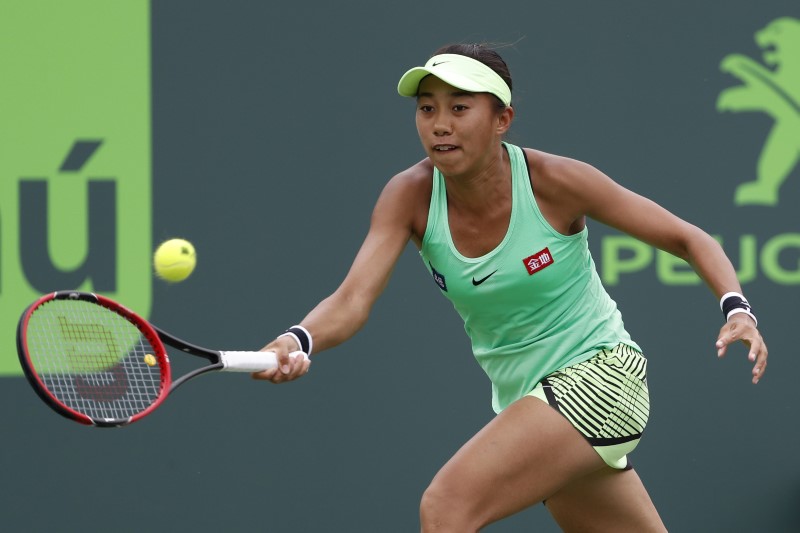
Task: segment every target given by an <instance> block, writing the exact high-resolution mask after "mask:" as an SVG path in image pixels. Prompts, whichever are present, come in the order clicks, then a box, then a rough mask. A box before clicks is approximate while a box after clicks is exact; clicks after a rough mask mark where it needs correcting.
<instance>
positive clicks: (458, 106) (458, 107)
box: [453, 104, 468, 112]
mask: <svg viewBox="0 0 800 533" xmlns="http://www.w3.org/2000/svg"><path fill="white" fill-rule="evenodd" d="M467 109H468V107H467V106H465V105H464V104H456V105H454V106H453V111H455V112H460V111H466V110H467Z"/></svg>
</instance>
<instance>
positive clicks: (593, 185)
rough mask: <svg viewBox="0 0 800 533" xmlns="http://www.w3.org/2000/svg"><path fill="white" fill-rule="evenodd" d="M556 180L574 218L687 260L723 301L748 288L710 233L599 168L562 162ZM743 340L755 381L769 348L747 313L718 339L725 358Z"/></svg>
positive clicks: (727, 326) (553, 178)
mask: <svg viewBox="0 0 800 533" xmlns="http://www.w3.org/2000/svg"><path fill="white" fill-rule="evenodd" d="M554 167H556V170H554V172H553V174H552V175H551V176H550V178H551V179H550V181H552V182H554V183H556V184H557V186H558V187H559V189H560V191H561V193H562V194H563V196H564V197H565V198H569V200H566V201H565V205H566V206H567V208H568V210H569V212H570V216H572V217H575V219H577V218H579V217H581V216H589V217H591V218H593V219H595V220H597V221H599V222H602V223H604V224H607V225H608V226H611V227H613V228H616V229H618V230H620V231H622V232H625V233H627V234H629V235H631V236H633V237H636V238H637V239H639V240H641V241H643V242H646V243H648V244H650V245H652V246H655V247H656V248H659V249H661V250H664V251H667V252H669V253H671V254H673V255H675V256H677V257H680V258H682V259H684V260H685V261H687V262H688V263H689V264H690V265H691V266H692V267H693V268H694V270H695V272H697V274H698V275H699V276H700V277H701V278H702V279H703V280H704V281H705V283H706V284H707V285H708V287H709V288H710V289H711V291H712V292H713V293H714V294H715V295H716V297H717V298H718V299H719V298H720V297H721V296H722V295H724V294H725V293H728V292H737V293H740V294H741V292H742V289H741V285H740V283H739V280H738V278H737V276H736V270H735V269H734V267H733V264H732V263H731V261H730V259H728V256H727V255H726V254H725V252H724V250H723V249H722V246H721V245H720V244H719V243H718V242H717V241H716V240H715V239H714V238H713V237H711V236H710V235H709V234H708V233H706V232H705V231H703V230H701V229H700V228H698V227H697V226H694V225H692V224H690V223H688V222H686V221H685V220H682V219H681V218H679V217H677V216H675V215H674V214H672V213H670V212H669V211H668V210H666V209H664V208H663V207H661V206H659V205H658V204H656V203H655V202H653V201H651V200H648V199H647V198H644V197H643V196H640V195H638V194H636V193H634V192H632V191H630V190H628V189H626V188H624V187H622V186H621V185H619V184H617V183H615V182H614V181H613V180H611V179H610V178H609V177H608V176H606V175H605V174H603V173H602V172H600V171H599V170H597V169H595V168H593V167H591V166H590V165H587V164H585V163H581V162H578V161H573V160H561V161H559V162H557V163H556V164H555V165H554ZM736 341H742V342H744V343H745V344H746V345H747V346H748V347H749V349H750V350H749V354H748V357H749V359H750V360H751V361H753V362H754V363H755V365H754V367H753V382H754V383H757V382H758V381H759V379H760V378H761V376H762V375H763V373H764V370H765V369H766V364H767V348H766V345H765V344H764V341H763V339H762V337H761V334H760V333H759V332H758V330H757V329H756V324H755V322H754V321H753V320H752V319H751V318H750V317H749V316H747V315H745V314H736V315H733V316H732V317H731V318H730V320H728V321H727V323H726V324H725V325H724V326H723V327H722V329H721V330H720V333H719V335H718V337H717V343H716V347H717V351H718V355H719V356H720V357H721V356H723V355H725V352H726V350H727V347H728V346H729V345H730V344H731V343H733V342H736Z"/></svg>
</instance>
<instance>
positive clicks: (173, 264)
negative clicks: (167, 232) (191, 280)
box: [153, 239, 197, 282]
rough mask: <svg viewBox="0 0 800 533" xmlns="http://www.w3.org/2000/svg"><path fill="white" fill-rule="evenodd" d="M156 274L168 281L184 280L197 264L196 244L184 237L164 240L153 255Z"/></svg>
mask: <svg viewBox="0 0 800 533" xmlns="http://www.w3.org/2000/svg"><path fill="white" fill-rule="evenodd" d="M153 264H154V266H155V269H156V274H158V277H160V278H161V279H164V280H166V281H172V282H177V281H183V280H185V279H186V278H188V277H189V274H191V273H192V271H193V270H194V267H195V265H196V264H197V255H196V254H195V251H194V246H192V243H190V242H189V241H187V240H184V239H170V240H168V241H164V242H163V243H161V245H160V246H159V247H158V248H157V249H156V253H155V256H154V257H153Z"/></svg>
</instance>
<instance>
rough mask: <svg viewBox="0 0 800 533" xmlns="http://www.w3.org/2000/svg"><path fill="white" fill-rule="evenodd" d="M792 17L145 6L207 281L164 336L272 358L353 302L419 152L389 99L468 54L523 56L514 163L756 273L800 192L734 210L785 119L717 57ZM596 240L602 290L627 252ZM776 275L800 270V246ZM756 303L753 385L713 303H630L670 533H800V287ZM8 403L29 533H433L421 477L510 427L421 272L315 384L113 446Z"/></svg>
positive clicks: (642, 462) (28, 398) (676, 6)
mask: <svg viewBox="0 0 800 533" xmlns="http://www.w3.org/2000/svg"><path fill="white" fill-rule="evenodd" d="M0 16H2V12H0ZM782 16H791V17H795V18H800V8H798V5H797V3H796V2H794V1H788V0H786V1H772V2H744V1H736V2H723V1H713V2H701V3H699V2H690V1H685V0H680V1H672V2H655V1H614V2H592V1H589V0H585V1H577V0H574V1H564V2H530V1H527V2H523V1H519V2H518V1H510V2H500V3H490V2H477V1H473V0H465V1H462V2H459V3H450V2H439V1H428V2H421V1H416V0H414V1H409V2H402V3H392V4H388V3H382V2H368V1H351V2H347V1H344V2H322V1H311V2H308V1H305V2H304V1H298V2H279V3H272V2H269V3H268V2H248V1H243V0H238V1H227V2H191V1H186V0H184V1H177V0H175V1H158V2H153V3H152V6H151V20H152V27H151V30H152V120H153V131H152V134H153V210H152V211H153V225H152V227H153V242H154V244H155V243H157V242H159V241H161V240H163V239H166V238H169V237H172V236H182V237H185V238H188V239H190V240H191V241H192V242H193V243H194V244H195V246H196V248H197V251H198V255H199V263H198V267H197V270H196V271H195V273H194V274H193V275H192V276H191V277H190V278H189V279H188V280H187V281H186V282H184V283H181V284H177V285H166V284H164V283H163V282H160V281H154V284H153V287H154V288H153V291H154V293H153V306H152V313H151V315H150V318H151V320H152V321H153V322H155V323H156V324H158V325H159V326H161V327H163V328H164V329H167V330H168V331H171V332H173V333H176V334H178V335H179V336H182V337H185V338H187V339H190V340H193V341H195V342H197V343H198V344H204V345H209V346H213V347H219V348H226V349H250V348H258V347H260V346H262V345H263V344H264V343H265V342H267V341H268V340H269V339H271V338H272V337H274V336H275V335H276V334H278V333H279V332H281V331H282V330H283V328H285V327H287V326H289V325H291V324H293V323H295V322H297V321H299V320H300V319H301V318H302V317H303V316H304V314H305V313H306V312H307V311H308V310H309V309H310V308H311V307H312V306H313V305H315V304H316V302H318V301H319V299H321V298H322V297H324V296H326V295H327V294H328V293H330V292H331V291H333V290H334V289H335V287H336V286H337V284H338V282H339V281H340V280H341V278H342V277H343V276H344V274H345V273H346V271H347V269H348V267H349V264H350V260H351V259H352V257H353V256H354V254H355V252H356V250H357V248H358V246H359V244H360V241H361V239H362V238H363V236H364V235H365V233H366V231H367V227H368V222H369V216H370V212H371V209H372V205H373V202H374V201H375V199H376V198H377V195H378V194H379V192H380V191H381V189H382V186H383V184H384V183H385V182H386V181H387V179H388V178H389V177H391V176H392V175H393V174H394V173H396V172H398V171H400V170H402V169H404V168H406V167H407V166H409V165H411V164H413V163H414V162H416V161H417V160H419V159H420V158H422V157H423V155H424V154H423V151H422V149H421V147H420V146H419V143H418V140H417V137H416V132H415V129H414V122H413V102H412V101H410V100H407V99H403V98H400V97H399V96H397V95H396V93H395V86H396V82H397V79H398V78H399V76H400V75H401V74H402V73H403V72H404V71H405V69H407V68H410V67H412V66H415V65H417V64H419V63H421V62H423V61H425V59H427V57H428V56H429V55H430V54H431V53H432V52H433V51H434V50H435V49H436V48H437V47H438V46H439V45H441V44H444V43H448V42H452V41H491V42H502V43H512V44H513V46H510V47H508V48H505V49H504V50H503V55H504V57H505V58H506V60H507V62H508V63H509V65H510V67H511V70H512V74H513V76H514V86H515V94H514V103H515V108H516V111H517V116H516V121H515V124H514V127H513V129H512V133H511V136H510V138H509V140H510V141H512V142H515V143H518V144H522V145H525V146H531V147H536V148H539V149H542V150H545V151H550V152H555V153H559V154H562V155H567V156H571V157H575V158H578V159H581V160H585V161H588V162H590V163H592V164H594V165H595V166H597V167H599V168H600V169H601V170H603V171H605V172H607V173H608V174H609V175H611V176H612V177H614V178H615V179H616V180H618V181H619V182H621V183H622V184H623V185H625V186H627V187H629V188H631V189H634V190H635V191H637V192H639V193H641V194H644V195H645V196H648V197H650V198H652V199H653V200H655V201H657V202H659V203H660V204H662V205H664V206H665V207H667V208H668V209H670V210H672V211H674V212H675V213H677V214H678V215H680V216H682V217H684V218H686V219H688V220H689V221H691V222H693V223H695V224H697V225H699V226H701V227H703V228H704V229H706V230H708V231H709V232H710V233H713V234H716V235H720V236H721V237H722V238H723V241H724V245H725V248H726V250H728V252H729V253H730V254H731V256H732V258H733V260H734V263H735V264H736V265H737V266H738V265H739V264H740V262H741V257H740V249H739V248H740V246H739V242H740V237H741V236H742V235H754V236H755V237H756V241H757V243H758V247H759V250H761V248H762V247H763V245H764V243H765V242H766V241H768V240H769V239H770V238H771V237H773V236H775V235H778V234H784V233H797V232H800V225H799V224H798V222H797V207H796V206H797V205H798V202H800V168H795V169H794V170H793V172H792V173H791V175H790V176H789V177H788V179H787V180H786V183H785V186H784V187H783V188H782V189H781V196H780V202H779V204H778V205H777V206H774V207H763V206H739V207H737V206H736V205H734V201H733V194H734V190H735V187H736V186H737V185H738V184H740V183H743V182H745V181H749V180H751V179H753V178H754V175H755V168H756V162H757V160H758V157H759V154H760V151H761V147H762V145H763V142H764V139H765V138H766V136H767V134H768V133H769V131H770V129H771V127H772V124H773V121H772V119H771V118H770V117H768V116H767V115H765V114H763V113H741V114H720V113H718V112H717V111H716V109H715V103H716V100H717V97H718V95H719V93H720V92H721V91H723V90H724V89H726V88H728V87H731V86H734V85H737V84H738V83H739V82H738V81H737V80H736V79H734V78H733V77H731V76H729V75H726V74H723V73H721V72H720V70H719V64H720V61H721V60H722V58H723V57H725V56H726V55H728V54H730V53H734V52H738V53H742V54H745V55H748V56H750V57H753V58H754V59H756V60H758V61H761V52H762V51H761V50H760V49H759V47H758V46H757V45H756V44H755V43H754V41H753V35H754V33H755V32H756V31H758V30H759V29H761V28H762V27H764V26H766V25H767V24H768V23H769V22H771V21H773V20H774V19H776V18H778V17H782ZM798 54H800V52H799V51H798V50H797V49H796V50H795V52H794V55H789V54H787V57H786V58H785V61H786V63H787V64H789V63H791V64H793V65H795V67H794V68H800V55H798ZM787 68H788V67H787ZM3 83H8V81H5V82H3ZM0 91H2V89H0ZM0 127H1V128H10V127H13V125H9V124H2V123H0ZM590 234H591V235H590V240H591V242H592V251H593V253H594V254H595V260H596V261H597V262H598V264H599V266H600V268H601V269H602V268H603V264H602V261H601V257H602V253H601V252H602V249H601V245H602V243H603V242H604V239H606V238H608V237H609V236H612V235H614V233H613V232H611V231H610V230H608V229H607V228H604V227H602V226H601V225H599V224H596V223H595V224H591V225H590ZM780 260H781V265H783V267H784V268H785V269H786V270H787V271H792V270H797V269H798V253H797V249H796V248H795V249H787V250H786V251H784V253H782V254H781V256H780ZM56 288H62V287H56ZM744 289H745V293H746V294H747V295H748V297H749V298H750V300H751V303H753V305H754V306H755V308H756V312H757V314H758V317H759V319H760V321H761V324H762V332H763V333H764V335H765V337H766V339H767V341H768V343H769V346H770V353H771V360H770V361H771V366H770V369H769V371H768V373H767V376H766V378H765V379H764V380H763V381H762V382H761V383H760V384H759V385H757V386H753V385H751V384H750V377H749V375H750V365H749V363H747V362H746V361H745V350H744V349H743V348H741V347H737V349H734V350H732V352H731V354H730V357H729V358H728V359H726V360H723V361H718V360H717V358H716V356H715V349H714V346H713V343H714V340H715V338H716V334H717V331H718V329H719V327H720V326H721V324H722V319H721V316H720V313H719V308H718V306H717V302H716V300H715V298H714V297H713V295H712V294H711V293H710V291H708V290H707V289H706V288H704V287H703V286H701V285H689V286H671V285H667V284H664V283H662V282H661V281H660V280H659V279H658V275H657V272H656V268H655V266H654V265H650V266H649V267H648V268H646V269H644V270H642V271H640V272H637V273H632V274H628V275H624V276H623V277H622V278H621V279H620V282H619V283H618V284H615V285H613V286H609V291H610V292H611V293H612V296H613V297H614V298H615V299H616V300H617V302H618V304H619V306H620V307H621V309H622V312H623V317H624V318H625V320H626V325H627V326H628V328H629V330H630V331H631V332H632V334H633V335H634V337H635V338H636V339H637V341H638V342H639V343H640V344H641V345H642V346H643V348H644V349H645V352H646V353H647V354H648V356H649V358H650V377H649V383H650V387H651V395H652V405H653V413H652V418H651V425H650V426H649V428H648V430H647V432H646V434H645V437H644V439H643V441H642V443H641V445H640V446H639V448H638V449H637V451H636V452H635V453H634V454H633V456H632V460H633V462H634V464H635V466H636V467H637V469H638V471H639V474H640V476H641V477H642V478H643V479H644V481H645V483H646V485H647V486H648V488H649V490H650V493H651V496H652V498H653V500H654V501H655V503H656V505H657V506H658V508H659V510H660V512H661V514H662V516H663V518H664V520H665V522H666V524H667V526H668V527H669V528H670V529H671V530H672V531H701V532H708V531H725V532H755V531H798V530H800V460H798V454H797V450H798V449H799V448H800V430H799V429H798V425H797V419H798V402H797V397H796V393H795V392H796V386H795V381H796V378H795V376H796V375H797V374H798V372H800V362H798V361H799V360H798V358H797V347H796V341H795V339H794V337H793V334H794V332H795V331H796V326H795V324H796V322H797V313H796V309H797V303H798V294H799V289H798V286H797V285H786V284H780V283H776V282H775V281H774V280H772V279H769V277H768V276H767V275H765V274H764V272H763V271H762V269H761V267H759V274H758V276H757V277H756V279H755V280H754V281H752V282H750V283H747V284H746V285H745V287H744ZM20 311H21V309H20ZM5 349H6V350H8V351H10V350H12V349H13V348H12V347H11V346H6V347H5ZM180 357H181V356H180V355H176V356H175V357H174V358H173V359H176V360H177V359H179V358H180ZM0 404H2V405H3V407H2V411H0V413H2V414H1V415H0V416H2V419H1V420H2V428H3V429H2V435H3V438H2V444H1V445H0V446H1V447H0V449H1V450H2V454H0V476H1V477H0V509H2V514H0V516H2V520H3V522H4V525H3V526H2V527H3V529H6V530H10V531H54V530H70V531H189V530H192V531H250V530H264V531H276V532H318V531H319V532H323V531H325V532H327V531H335V532H339V531H341V532H351V531H352V532H407V531H414V530H416V529H417V528H418V522H417V505H418V500H419V497H420V495H421V493H422V491H423V490H424V488H425V487H426V485H427V483H428V481H429V480H430V479H431V477H432V476H433V475H434V473H435V472H436V470H437V469H438V467H439V466H440V465H441V464H443V462H444V461H445V460H446V459H447V458H448V457H449V456H450V455H451V454H452V453H453V452H454V451H455V450H456V449H457V448H458V447H459V446H460V445H461V444H462V443H463V442H464V441H465V440H466V439H468V438H469V437H470V436H471V435H472V434H473V433H474V432H475V431H477V430H478V428H480V427H481V426H482V425H483V424H484V423H486V421H488V420H489V419H490V418H491V416H492V412H491V408H490V389H489V383H488V381H487V380H486V378H485V376H484V375H483V374H482V372H481V371H480V369H479V368H478V366H477V364H476V363H475V362H474V360H473V359H472V356H471V354H470V350H469V345H468V342H467V339H466V337H465V335H464V333H463V328H462V325H461V323H460V322H459V320H458V318H457V316H456V314H455V312H454V311H453V310H452V308H451V306H450V305H449V304H448V303H447V302H446V301H445V300H444V299H443V298H442V297H441V296H440V295H439V294H438V289H436V286H435V285H434V284H433V283H432V282H431V280H430V279H429V276H428V274H427V273H426V271H425V269H424V268H423V265H422V263H421V262H420V260H419V259H418V258H417V254H416V251H415V250H414V249H412V248H411V247H409V249H408V250H407V252H406V253H405V254H404V255H403V257H402V258H401V261H400V264H399V265H398V267H397V269H396V272H395V275H394V277H393V279H392V281H391V283H390V284H389V286H388V288H387V290H386V292H385V294H384V296H383V297H382V299H381V300H380V301H379V302H378V303H377V305H376V306H375V309H374V311H373V314H372V317H371V319H370V322H369V323H368V324H367V326H366V327H365V328H364V330H363V331H362V332H361V333H360V334H359V335H358V336H357V337H355V338H354V339H353V340H352V341H350V342H349V343H347V344H345V345H343V346H341V347H338V348H336V349H333V350H330V351H329V352H325V353H323V354H321V355H320V356H319V357H318V358H315V359H314V365H313V368H312V372H311V373H310V374H309V375H308V376H307V377H306V378H304V379H303V380H301V381H299V382H296V383H293V384H289V385H283V386H279V387H275V386H270V385H268V384H264V383H257V382H253V381H251V380H250V379H248V378H247V377H245V376H230V375H224V376H223V375H218V376H212V377H207V378H204V379H200V380H197V381H195V382H193V383H191V384H189V385H187V386H186V388H184V389H182V390H181V391H180V393H179V394H176V395H175V396H174V397H173V398H171V399H170V400H169V402H168V403H166V404H165V405H164V407H163V408H162V409H161V410H160V411H159V412H158V413H156V414H154V415H153V416H151V417H149V418H148V419H146V420H145V421H143V422H141V423H140V424H137V425H134V426H131V427H128V428H125V429H120V430H97V429H89V428H85V427H79V426H77V425H74V424H72V423H70V422H68V421H66V420H63V419H61V418H59V417H58V416H57V415H55V414H53V413H51V412H50V411H49V410H48V409H47V408H46V407H45V406H44V405H43V404H42V403H41V402H40V401H39V400H38V399H37V398H36V396H35V395H34V393H33V392H32V391H31V390H30V389H29V387H28V385H27V383H26V382H25V381H24V380H23V379H22V378H5V379H3V380H2V381H1V382H0ZM532 530H536V531H557V528H556V526H555V524H554V523H553V522H552V520H551V519H550V518H549V516H548V515H547V513H546V510H545V509H544V508H543V507H542V506H539V507H537V508H534V509H532V510H530V511H527V512H525V513H522V514H520V515H519V516H516V517H513V518H511V519H508V520H507V521H505V522H503V523H501V524H498V525H495V526H492V527H490V528H488V529H487V531H493V532H506V531H507V532H510V531H532Z"/></svg>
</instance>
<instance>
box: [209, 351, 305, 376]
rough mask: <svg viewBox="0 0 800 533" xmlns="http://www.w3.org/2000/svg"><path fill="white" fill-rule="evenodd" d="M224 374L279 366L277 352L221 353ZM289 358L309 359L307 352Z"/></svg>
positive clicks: (292, 354) (296, 353)
mask: <svg viewBox="0 0 800 533" xmlns="http://www.w3.org/2000/svg"><path fill="white" fill-rule="evenodd" d="M219 356H220V362H222V368H221V369H220V370H222V371H223V372H261V371H262V370H270V369H272V368H276V367H277V366H278V357H277V356H276V355H275V352H219ZM289 357H303V358H305V359H308V356H307V355H306V354H305V352H300V351H297V352H292V353H290V354H289Z"/></svg>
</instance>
